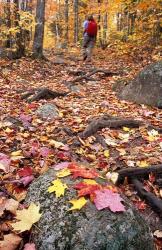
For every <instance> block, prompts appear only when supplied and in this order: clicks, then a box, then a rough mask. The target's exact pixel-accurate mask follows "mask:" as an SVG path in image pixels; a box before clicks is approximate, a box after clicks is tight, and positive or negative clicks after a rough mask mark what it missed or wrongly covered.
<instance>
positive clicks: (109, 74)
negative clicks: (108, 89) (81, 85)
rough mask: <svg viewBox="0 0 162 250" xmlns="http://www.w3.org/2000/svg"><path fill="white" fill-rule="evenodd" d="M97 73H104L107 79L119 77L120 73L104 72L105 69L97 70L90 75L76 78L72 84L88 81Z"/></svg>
mask: <svg viewBox="0 0 162 250" xmlns="http://www.w3.org/2000/svg"><path fill="white" fill-rule="evenodd" d="M97 73H103V74H104V75H105V76H106V77H108V76H113V75H118V73H116V72H111V71H108V70H104V69H95V70H93V71H92V72H90V73H88V74H85V75H82V76H79V77H77V78H75V79H74V80H72V81H71V82H72V83H75V82H79V81H81V80H83V79H88V78H89V77H90V76H92V75H95V74H97Z"/></svg>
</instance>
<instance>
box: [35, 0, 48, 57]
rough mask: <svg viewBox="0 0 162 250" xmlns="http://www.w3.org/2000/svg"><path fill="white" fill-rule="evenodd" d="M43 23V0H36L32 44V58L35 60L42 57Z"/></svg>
mask: <svg viewBox="0 0 162 250" xmlns="http://www.w3.org/2000/svg"><path fill="white" fill-rule="evenodd" d="M44 23H45V0H37V8H36V25H35V34H34V42H33V56H34V57H35V58H42V57H43V38H44Z"/></svg>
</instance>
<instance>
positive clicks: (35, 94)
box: [22, 88, 68, 102]
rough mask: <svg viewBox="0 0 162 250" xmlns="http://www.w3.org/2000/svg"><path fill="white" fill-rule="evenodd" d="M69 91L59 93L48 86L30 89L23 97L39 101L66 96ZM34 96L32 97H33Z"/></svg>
mask: <svg viewBox="0 0 162 250" xmlns="http://www.w3.org/2000/svg"><path fill="white" fill-rule="evenodd" d="M67 94H68V93H59V92H56V91H52V90H50V89H48V88H41V89H34V90H30V91H28V92H27V93H25V94H24V95H23V96H22V99H27V101H28V102H34V101H39V100H41V99H46V100H47V99H54V98H56V97H59V96H66V95H67ZM31 96H32V97H31Z"/></svg>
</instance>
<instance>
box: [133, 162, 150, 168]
mask: <svg viewBox="0 0 162 250" xmlns="http://www.w3.org/2000/svg"><path fill="white" fill-rule="evenodd" d="M136 165H137V166H138V167H140V168H146V167H148V166H149V164H148V162H147V161H137V163H136Z"/></svg>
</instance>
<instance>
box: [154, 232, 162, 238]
mask: <svg viewBox="0 0 162 250" xmlns="http://www.w3.org/2000/svg"><path fill="white" fill-rule="evenodd" d="M154 236H156V237H157V238H160V239H162V231H160V230H156V231H155V232H154Z"/></svg>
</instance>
